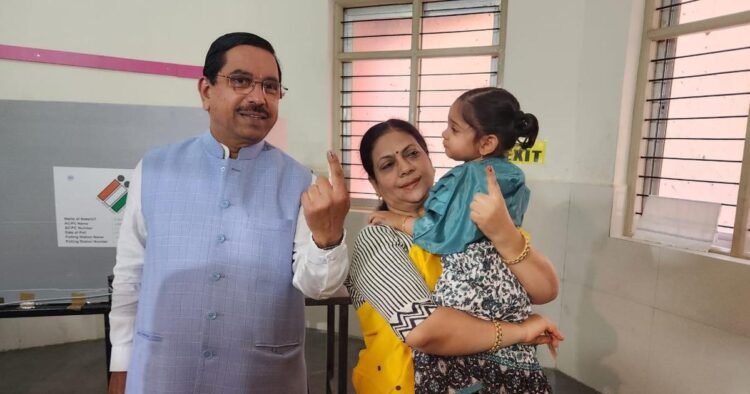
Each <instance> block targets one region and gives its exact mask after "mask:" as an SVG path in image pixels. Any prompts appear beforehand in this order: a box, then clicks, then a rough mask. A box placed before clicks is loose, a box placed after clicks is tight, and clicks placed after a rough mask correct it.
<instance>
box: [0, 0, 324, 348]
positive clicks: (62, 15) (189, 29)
mask: <svg viewBox="0 0 750 394" xmlns="http://www.w3.org/2000/svg"><path fill="white" fill-rule="evenodd" d="M329 15H330V5H329V2H328V1H327V0H298V1H262V0H250V1H235V0H217V1H212V2H197V1H195V2H185V1H177V0H171V1H156V2H154V1H144V0H133V1H98V0H96V1H95V0H78V1H65V2H61V1H56V0H33V1H27V0H8V1H3V2H2V3H0V44H4V45H15V46H22V47H32V48H41V49H49V50H59V51H70V52H80V53H86V54H95V55H106V56H115V57H124V58H132V59H139V60H150V61H158V62H167V63H178V64H185V65H194V66H202V65H203V60H204V58H205V54H206V51H207V50H208V47H209V45H210V44H211V42H212V41H213V40H214V39H215V38H217V37H218V36H220V35H221V34H224V33H228V32H231V31H250V32H253V33H256V34H259V35H261V36H262V37H264V38H266V39H268V40H269V41H270V42H271V43H272V44H273V45H274V47H275V48H276V50H277V54H278V57H279V59H280V61H281V64H282V69H283V73H284V78H283V82H284V84H285V85H287V86H289V88H290V92H289V94H288V95H287V96H286V97H285V98H284V99H283V100H282V102H281V110H280V117H281V118H282V119H284V120H286V123H287V126H288V135H287V139H288V152H289V153H290V154H291V155H292V156H294V157H295V158H296V159H297V160H299V161H301V162H302V163H304V164H305V165H307V166H309V167H311V168H316V169H319V168H327V167H326V161H325V152H326V150H327V149H328V148H329V144H330V139H331V132H330V127H331V104H330V102H331V85H332V83H331V78H332V72H331V64H332V61H331V56H332V53H331V51H332V49H331V48H332V45H331V42H332V41H331V34H330V32H329V31H330V30H331V24H330V23H329ZM196 86H197V81H196V80H190V79H185V78H176V77H168V76H159V75H145V74H136V73H126V72H117V71H107V70H96V69H88V68H78V67H69V66H59V65H49V64H36V63H28V62H18V61H7V60H0V100H35V101H66V102H84V103H112V104H140V105H159V106H187V107H200V99H199V96H198V93H197V90H196ZM206 126H208V125H206ZM144 153H145V152H144ZM133 164H134V165H135V163H133ZM103 264H112V265H113V264H114V261H112V262H103ZM1 268H2V262H0V271H1V270H2V269H1ZM316 309H319V308H316ZM311 313H312V315H313V316H312V317H311V319H312V320H311V325H313V326H316V321H317V320H320V319H321V317H320V316H322V313H318V311H317V310H312V311H311ZM102 336H103V325H102V319H101V317H92V316H86V317H65V318H29V319H0V351H2V350H8V349H16V348H23V347H31V346H41V345H48V344H53V343H61V342H66V341H76V340H85V339H92V338H98V337H102Z"/></svg>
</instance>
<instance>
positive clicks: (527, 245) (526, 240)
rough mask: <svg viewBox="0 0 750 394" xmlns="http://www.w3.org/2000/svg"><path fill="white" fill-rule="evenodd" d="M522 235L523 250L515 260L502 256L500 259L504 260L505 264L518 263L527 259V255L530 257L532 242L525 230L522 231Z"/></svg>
mask: <svg viewBox="0 0 750 394" xmlns="http://www.w3.org/2000/svg"><path fill="white" fill-rule="evenodd" d="M520 233H521V236H522V237H523V250H522V251H521V254H519V255H518V257H516V258H515V259H513V260H506V259H504V258H502V257H500V261H502V262H503V264H505V265H514V264H518V263H520V262H522V261H524V260H526V257H529V252H530V251H531V242H529V237H528V236H527V235H526V234H524V233H523V231H520Z"/></svg>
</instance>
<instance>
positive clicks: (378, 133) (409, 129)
mask: <svg viewBox="0 0 750 394" xmlns="http://www.w3.org/2000/svg"><path fill="white" fill-rule="evenodd" d="M391 131H395V132H399V133H405V134H408V135H410V136H412V137H413V138H414V139H415V140H416V141H417V144H419V146H420V147H422V149H423V150H424V152H425V153H426V154H429V153H430V151H429V150H428V149H427V141H425V139H424V137H423V136H422V134H421V133H420V132H419V130H417V128H416V127H414V125H412V124H411V123H409V122H407V121H405V120H401V119H388V120H386V121H385V122H380V123H378V124H376V125H374V126H372V127H370V128H369V129H367V131H366V132H365V134H364V135H363V136H362V141H361V142H360V143H359V158H360V160H362V167H364V169H365V172H367V176H368V177H370V179H372V180H374V181H375V182H377V179H376V178H375V164H374V161H373V157H372V151H373V149H375V144H376V143H377V142H378V140H379V139H380V137H382V136H384V135H385V134H387V133H389V132H391ZM378 209H379V210H381V211H382V210H387V209H388V206H387V205H386V204H385V201H383V203H382V204H381V206H380V207H378Z"/></svg>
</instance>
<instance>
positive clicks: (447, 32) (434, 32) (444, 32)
mask: <svg viewBox="0 0 750 394" xmlns="http://www.w3.org/2000/svg"><path fill="white" fill-rule="evenodd" d="M498 30H500V29H498V28H494V27H493V28H488V29H468V30H445V31H428V32H422V33H419V34H421V35H423V36H426V35H430V34H458V33H475V32H480V31H498Z"/></svg>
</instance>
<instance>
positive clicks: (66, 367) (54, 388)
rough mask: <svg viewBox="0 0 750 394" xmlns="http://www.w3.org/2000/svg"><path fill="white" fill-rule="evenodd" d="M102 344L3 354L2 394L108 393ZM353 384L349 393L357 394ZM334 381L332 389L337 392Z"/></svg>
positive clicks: (575, 389)
mask: <svg viewBox="0 0 750 394" xmlns="http://www.w3.org/2000/svg"><path fill="white" fill-rule="evenodd" d="M361 348H362V341H361V340H359V339H353V338H352V339H350V340H349V349H348V350H349V371H347V375H349V374H350V373H351V368H352V366H353V365H354V362H355V361H356V360H357V353H358V352H359V350H360V349H361ZM305 350H306V357H307V369H308V376H309V379H308V380H309V385H310V394H322V393H325V392H326V382H325V380H326V377H325V375H326V370H325V368H326V362H325V334H324V333H322V332H319V331H314V330H308V332H307V344H306V349H305ZM104 359H105V357H104V341H103V340H97V341H86V342H76V343H69V344H65V345H56V346H46V347H40V348H34V349H24V350H16V351H10V352H1V353H0V393H3V394H52V393H54V394H68V393H70V394H87V393H104V392H106V369H105V365H104V364H105V361H104ZM546 373H547V376H548V377H549V379H550V383H551V384H552V387H553V389H554V392H555V393H560V394H564V393H576V394H579V393H580V394H589V393H596V391H594V390H592V389H590V388H588V387H587V386H584V385H582V384H581V383H579V382H577V381H575V380H573V379H571V378H570V377H568V376H566V375H564V374H562V373H559V372H557V371H554V370H547V371H546ZM350 380H351V379H347V381H348V383H349V389H348V392H349V393H353V392H354V390H353V389H352V387H351V381H350ZM337 383H338V380H337V377H336V376H334V379H333V382H332V387H333V390H334V392H336V390H337V389H338V386H337Z"/></svg>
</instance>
